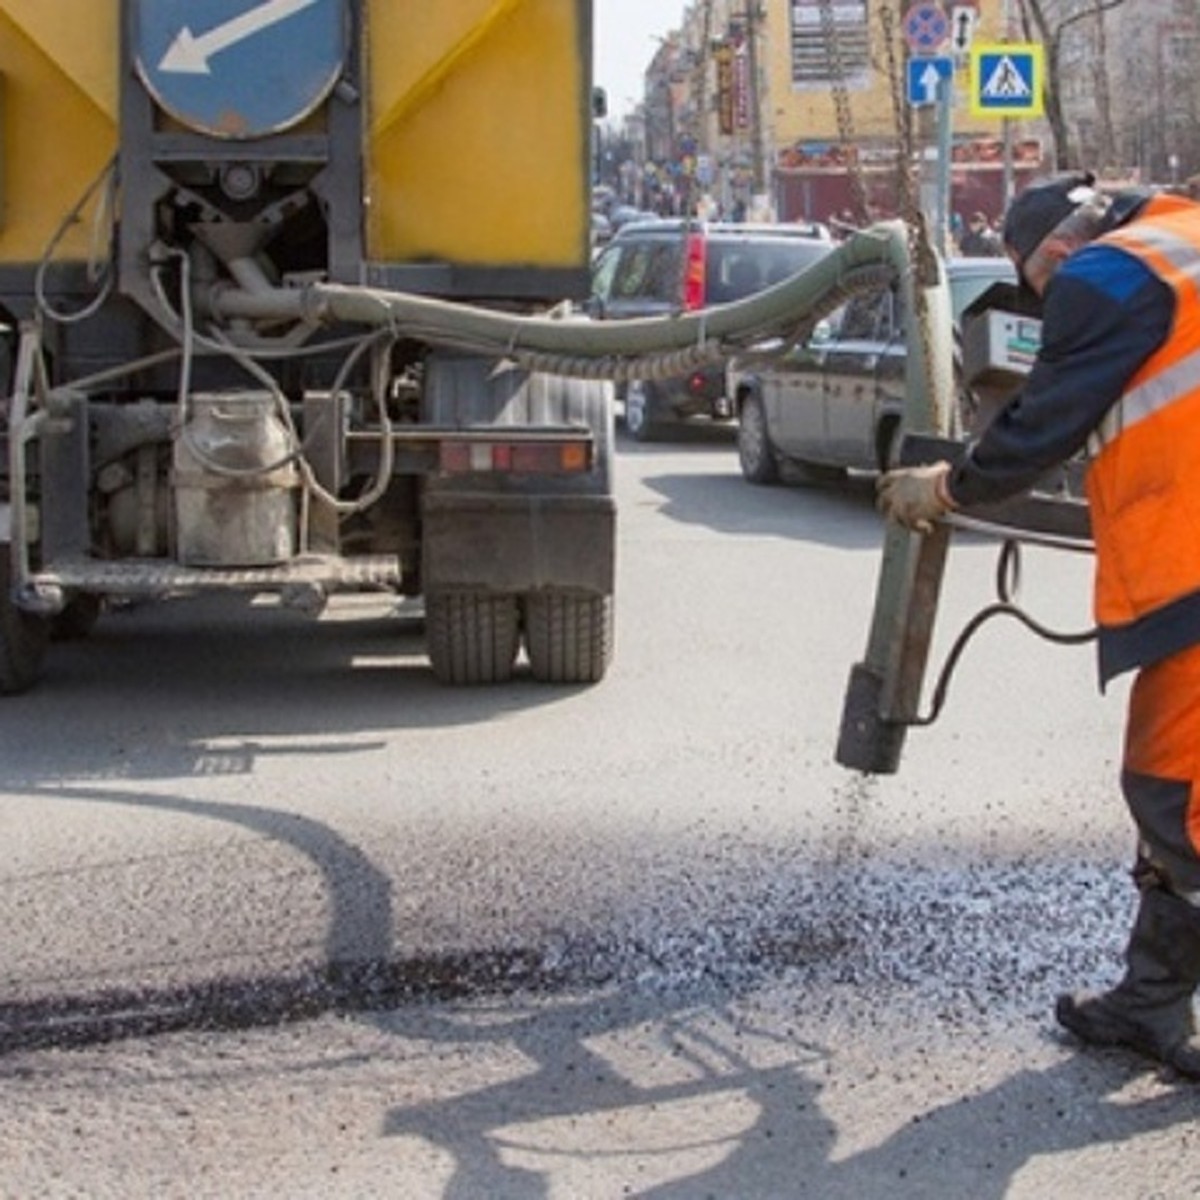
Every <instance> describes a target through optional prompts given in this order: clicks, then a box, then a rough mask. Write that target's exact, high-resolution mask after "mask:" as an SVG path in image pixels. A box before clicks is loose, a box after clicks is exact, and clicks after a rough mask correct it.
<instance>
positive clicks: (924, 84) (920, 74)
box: [907, 54, 954, 108]
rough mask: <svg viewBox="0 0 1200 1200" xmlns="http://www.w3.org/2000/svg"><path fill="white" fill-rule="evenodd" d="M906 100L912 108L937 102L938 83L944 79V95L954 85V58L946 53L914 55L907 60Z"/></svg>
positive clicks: (948, 92) (947, 93)
mask: <svg viewBox="0 0 1200 1200" xmlns="http://www.w3.org/2000/svg"><path fill="white" fill-rule="evenodd" d="M907 74H908V102H909V104H911V105H913V107H914V108H919V107H920V106H921V105H924V104H936V103H937V102H938V93H939V85H940V84H941V83H942V82H943V81H945V85H946V95H947V96H949V94H950V88H951V87H952V86H953V85H954V59H953V58H951V57H950V55H948V54H934V55H926V56H924V57H917V56H914V57H912V58H910V59H909V60H908V73H907Z"/></svg>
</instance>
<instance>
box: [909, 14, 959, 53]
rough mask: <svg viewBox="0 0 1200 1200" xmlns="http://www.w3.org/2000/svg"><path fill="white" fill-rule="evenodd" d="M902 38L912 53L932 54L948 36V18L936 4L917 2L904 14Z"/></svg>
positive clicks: (943, 43)
mask: <svg viewBox="0 0 1200 1200" xmlns="http://www.w3.org/2000/svg"><path fill="white" fill-rule="evenodd" d="M903 28H904V40H905V42H906V43H907V44H908V48H909V50H911V51H912V52H913V53H914V54H933V53H934V52H935V51H936V50H940V49H941V48H942V46H943V45H945V43H946V39H947V38H948V37H949V36H950V18H949V17H947V16H946V13H945V10H944V9H943V8H942V7H941V6H940V5H937V4H930V3H925V2H922V3H918V4H914V5H912V6H911V7H910V8H909V10H908V11H907V12H906V13H905V14H904V23H903Z"/></svg>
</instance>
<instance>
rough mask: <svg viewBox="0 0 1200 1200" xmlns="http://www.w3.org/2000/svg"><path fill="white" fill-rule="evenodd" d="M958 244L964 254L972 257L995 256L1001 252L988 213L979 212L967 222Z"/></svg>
mask: <svg viewBox="0 0 1200 1200" xmlns="http://www.w3.org/2000/svg"><path fill="white" fill-rule="evenodd" d="M958 246H959V250H961V251H962V253H963V254H965V255H968V256H972V257H979V256H984V255H992V256H995V255H998V254H999V253H1000V248H999V247H998V246H997V245H996V237H995V234H994V233H993V232H992V224H991V222H990V221H989V220H988V216H987V213H981V212H977V213H976V214H975V215H974V216H973V217H972V218H971V219H970V221H968V222H967V228H966V229H965V230H964V231H963V235H962V238H961V239H960V240H959V243H958Z"/></svg>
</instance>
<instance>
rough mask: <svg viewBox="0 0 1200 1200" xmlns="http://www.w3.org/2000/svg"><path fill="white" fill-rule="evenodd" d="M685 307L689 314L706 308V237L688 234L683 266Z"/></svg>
mask: <svg viewBox="0 0 1200 1200" xmlns="http://www.w3.org/2000/svg"><path fill="white" fill-rule="evenodd" d="M683 307H684V309H685V310H686V311H687V312H693V311H695V310H696V309H697V308H703V307H704V237H703V235H701V234H699V233H690V234H688V239H687V251H686V253H685V256H684V265H683Z"/></svg>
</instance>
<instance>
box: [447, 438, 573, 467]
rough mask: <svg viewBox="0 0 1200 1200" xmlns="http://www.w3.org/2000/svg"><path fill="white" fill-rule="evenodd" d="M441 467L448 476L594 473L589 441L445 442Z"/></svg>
mask: <svg viewBox="0 0 1200 1200" xmlns="http://www.w3.org/2000/svg"><path fill="white" fill-rule="evenodd" d="M438 467H439V469H440V470H441V471H443V472H445V473H446V474H448V475H462V474H469V473H471V472H477V473H478V472H486V473H496V474H512V475H570V474H576V473H578V472H580V471H590V470H591V467H592V444H591V442H590V441H589V440H586V439H582V438H581V439H578V440H572V441H554V442H549V441H542V442H484V441H474V440H471V441H454V440H447V441H444V442H442V444H441V446H440V448H439V451H438Z"/></svg>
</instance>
